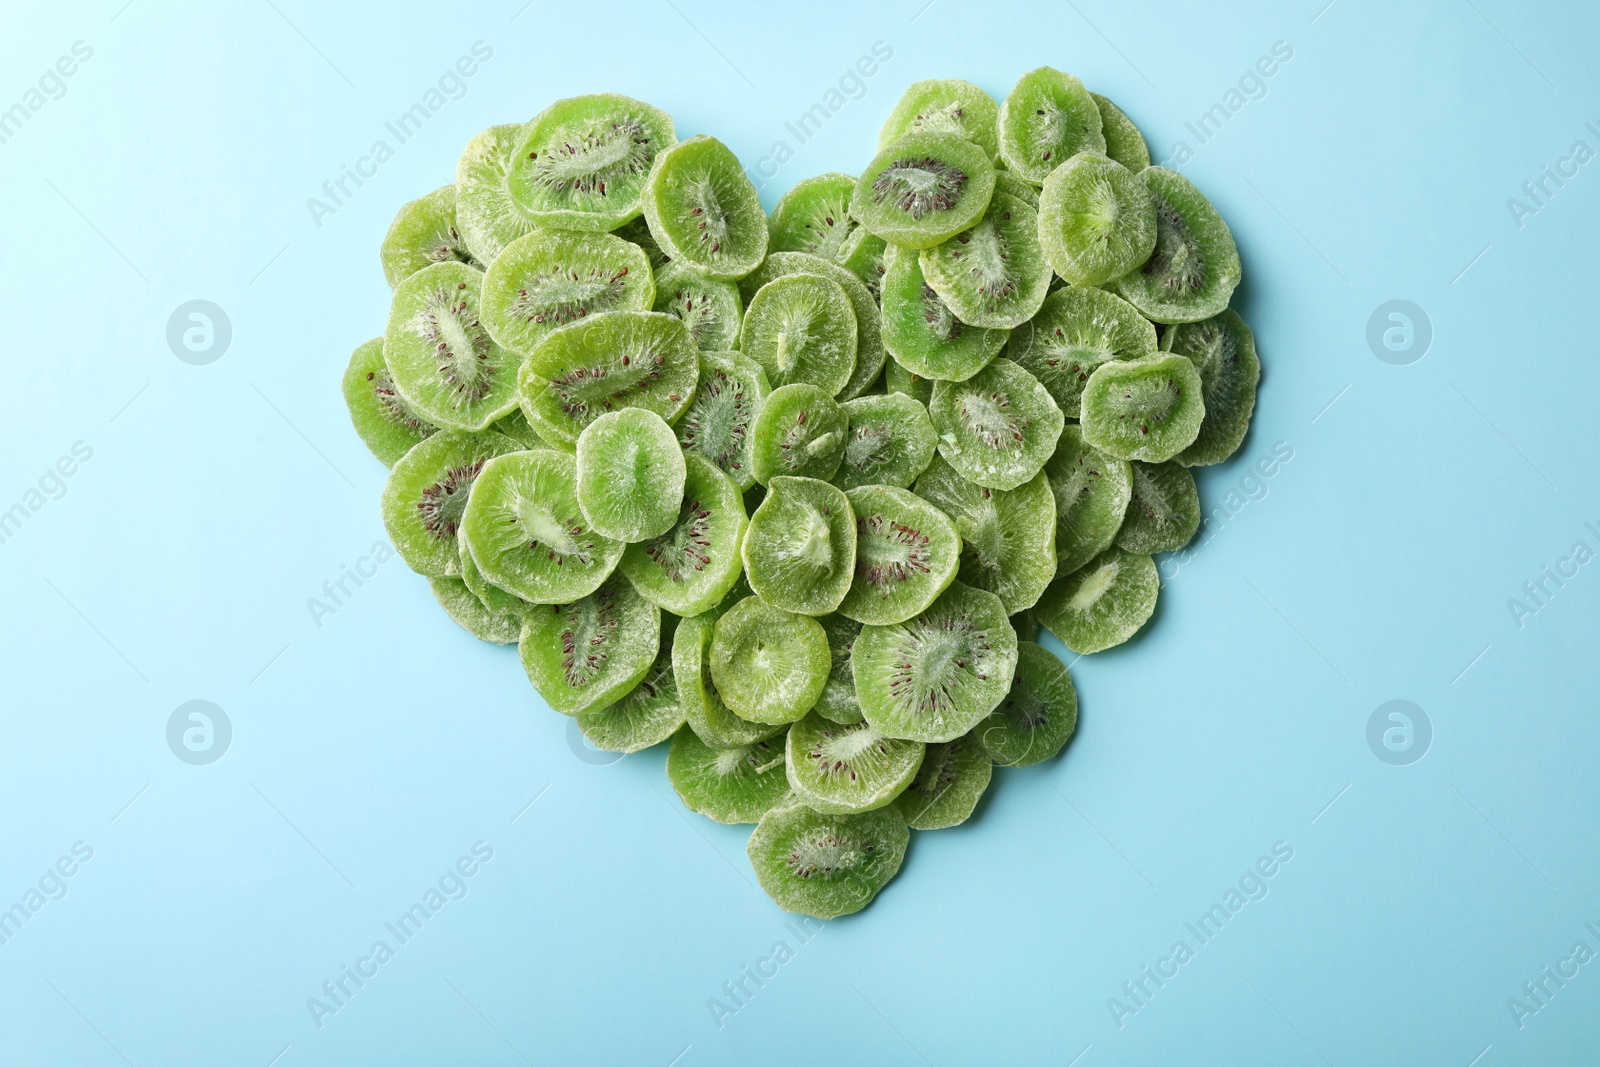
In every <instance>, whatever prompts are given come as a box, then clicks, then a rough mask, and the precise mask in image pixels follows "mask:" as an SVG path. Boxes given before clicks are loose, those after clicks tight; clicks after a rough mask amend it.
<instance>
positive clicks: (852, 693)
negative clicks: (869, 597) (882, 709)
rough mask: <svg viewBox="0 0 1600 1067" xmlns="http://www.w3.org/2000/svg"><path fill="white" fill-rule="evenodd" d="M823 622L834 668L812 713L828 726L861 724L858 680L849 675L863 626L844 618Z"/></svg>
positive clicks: (831, 616) (835, 616)
mask: <svg viewBox="0 0 1600 1067" xmlns="http://www.w3.org/2000/svg"><path fill="white" fill-rule="evenodd" d="M821 621H822V629H823V632H825V633H826V634H827V635H828V654H829V656H830V657H831V658H832V660H833V666H832V668H831V669H830V670H829V671H828V681H827V683H826V684H824V685H823V687H822V695H821V696H819V697H818V698H817V702H816V703H815V704H813V705H812V706H811V710H812V711H814V712H816V713H817V714H818V715H821V716H822V717H823V718H824V719H827V720H828V721H829V722H837V723H843V724H849V723H853V722H860V721H861V719H862V715H861V705H860V703H859V702H857V700H856V680H855V678H854V677H853V676H852V675H851V674H850V652H851V650H852V649H853V648H854V647H855V643H856V637H857V635H859V634H860V633H861V624H860V623H859V622H856V621H855V620H854V619H847V618H845V617H844V616H843V615H827V616H824V617H823V618H822V620H821Z"/></svg>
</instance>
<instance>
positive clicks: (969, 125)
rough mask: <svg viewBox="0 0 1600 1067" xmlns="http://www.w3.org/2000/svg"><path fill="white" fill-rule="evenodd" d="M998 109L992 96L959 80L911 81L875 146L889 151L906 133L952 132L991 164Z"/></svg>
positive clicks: (995, 147)
mask: <svg viewBox="0 0 1600 1067" xmlns="http://www.w3.org/2000/svg"><path fill="white" fill-rule="evenodd" d="M999 117H1000V106H999V105H998V104H996V103H995V102H994V97H992V96H990V95H989V94H988V93H986V92H984V91H983V90H982V89H980V88H978V87H977V86H976V85H973V84H972V83H971V82H965V81H961V80H960V79H959V78H931V79H929V80H927V81H920V82H912V83H911V84H910V85H909V86H907V87H906V91H905V92H904V93H903V94H901V96H900V101H899V103H897V104H895V106H894V110H893V111H891V112H889V117H888V118H887V119H884V121H883V128H882V129H880V130H879V131H878V147H879V148H880V149H882V148H888V147H889V146H890V145H892V144H894V143H895V142H896V141H898V140H899V139H900V138H902V137H904V136H905V135H906V134H908V133H953V134H955V135H956V136H957V137H964V138H966V139H967V140H969V141H971V142H972V143H973V144H975V145H977V146H978V147H979V148H982V149H983V151H984V153H985V154H986V155H987V156H988V157H989V159H990V161H991V162H992V161H993V160H994V158H995V155H996V154H997V153H998V152H999V144H998V143H997V141H996V135H995V125H996V123H997V122H998V121H999Z"/></svg>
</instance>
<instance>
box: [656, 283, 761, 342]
mask: <svg viewBox="0 0 1600 1067" xmlns="http://www.w3.org/2000/svg"><path fill="white" fill-rule="evenodd" d="M654 310H656V311H663V312H666V313H667V314H668V315H676V316H678V318H680V319H682V320H683V324H684V325H685V326H687V327H688V328H689V336H690V337H693V338H694V343H695V345H696V347H698V348H699V349H700V351H702V352H706V351H712V352H726V351H727V350H728V349H730V348H738V347H739V327H740V325H741V324H742V323H743V321H744V301H743V300H742V299H740V297H739V287H738V286H737V285H735V284H734V283H733V282H725V281H718V280H716V279H715V278H707V277H705V276H704V275H701V274H696V273H695V272H694V271H692V270H690V269H689V268H688V267H685V266H684V265H683V264H681V263H668V264H666V265H665V266H663V267H661V268H660V269H658V270H657V271H656V304H655V308H654Z"/></svg>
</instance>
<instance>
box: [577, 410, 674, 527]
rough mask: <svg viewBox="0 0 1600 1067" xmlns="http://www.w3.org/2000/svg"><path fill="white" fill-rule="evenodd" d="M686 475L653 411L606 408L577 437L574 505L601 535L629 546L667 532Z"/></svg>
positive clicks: (664, 426) (668, 429) (665, 428)
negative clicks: (576, 482)
mask: <svg viewBox="0 0 1600 1067" xmlns="http://www.w3.org/2000/svg"><path fill="white" fill-rule="evenodd" d="M686 477H687V467H686V466H685V464H684V455H683V449H681V448H679V447H678V438H677V437H676V436H674V434H673V432H672V427H671V426H668V425H667V423H666V420H664V419H663V418H662V417H661V416H660V415H657V414H656V413H655V412H653V411H648V410H646V409H644V408H623V409H622V410H621V411H608V412H606V413H605V414H604V415H601V416H600V417H599V418H598V419H595V420H594V421H593V422H591V423H590V424H589V425H588V426H585V427H584V428H583V433H581V434H579V435H578V507H579V508H581V509H582V511H583V517H584V518H585V519H587V520H588V522H589V527H590V529H592V530H594V532H595V533H597V534H600V535H601V536H602V537H609V538H611V539H612V540H614V541H625V542H628V543H630V544H631V543H633V542H635V541H647V540H650V539H652V538H655V537H659V536H660V535H661V534H664V533H666V532H667V531H668V530H671V529H672V528H673V527H674V526H675V525H677V523H678V512H679V510H680V509H681V508H682V507H683V486H684V480H685V478H686Z"/></svg>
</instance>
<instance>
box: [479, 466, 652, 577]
mask: <svg viewBox="0 0 1600 1067" xmlns="http://www.w3.org/2000/svg"><path fill="white" fill-rule="evenodd" d="M577 481H578V461H577V460H575V459H573V458H572V457H571V456H569V455H567V454H566V453H565V452H557V451H556V450H554V449H544V450H541V451H535V452H516V453H512V454H511V455H507V456H497V457H496V458H494V459H491V460H489V461H488V462H487V463H485V464H484V465H483V470H482V472H481V473H480V474H479V475H478V479H477V481H476V482H474V483H473V489H474V490H475V491H474V492H473V493H472V495H471V497H470V498H469V499H468V501H467V506H466V509H465V510H464V511H463V512H462V513H461V529H462V536H463V538H464V539H465V541H466V545H467V550H468V551H469V552H471V553H472V558H473V561H474V562H476V563H477V565H478V569H479V570H481V571H482V572H483V576H484V577H485V578H487V579H488V580H489V581H490V582H493V583H494V584H495V585H498V586H499V587H500V588H502V589H505V590H507V591H508V592H511V593H515V594H516V595H517V596H519V597H521V598H522V599H524V600H526V601H529V602H530V603H534V604H564V603H567V602H568V601H572V600H577V599H578V598H580V597H584V596H587V595H588V594H590V593H592V592H594V590H595V589H596V588H597V587H598V586H599V585H600V583H601V582H603V581H605V580H606V578H607V576H609V575H610V574H611V572H612V570H614V569H615V568H616V566H617V561H618V560H619V559H621V558H622V549H623V544H622V542H621V541H616V540H613V539H611V538H609V537H605V536H603V535H601V534H599V533H597V532H596V531H594V530H592V529H590V527H589V525H588V520H587V519H585V518H584V515H583V511H582V510H581V509H580V508H579V506H578V489H577Z"/></svg>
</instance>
